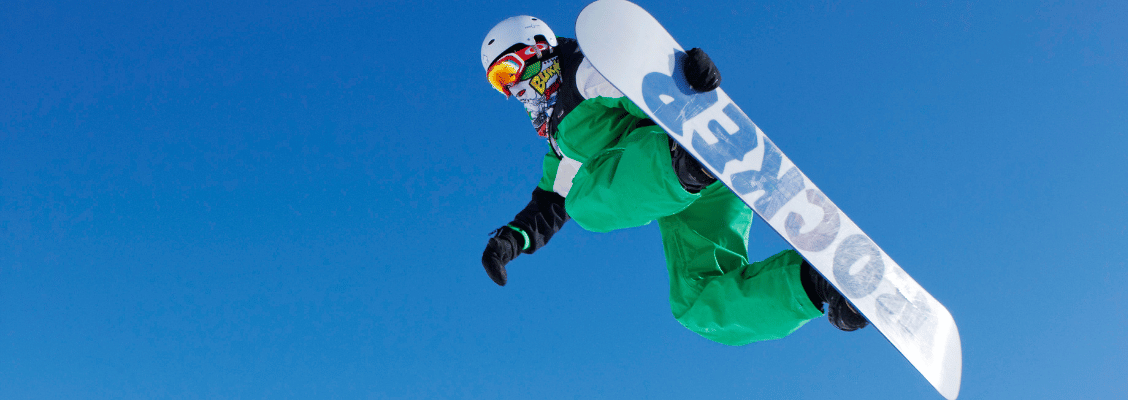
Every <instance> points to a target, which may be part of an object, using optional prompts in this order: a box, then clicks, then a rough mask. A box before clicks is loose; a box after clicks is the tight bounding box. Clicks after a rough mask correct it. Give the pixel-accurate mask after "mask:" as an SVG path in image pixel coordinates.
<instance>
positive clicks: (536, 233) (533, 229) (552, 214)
mask: <svg viewBox="0 0 1128 400" xmlns="http://www.w3.org/2000/svg"><path fill="white" fill-rule="evenodd" d="M569 219H570V217H568V213H567V212H566V211H564V196H561V195H559V194H557V193H555V192H550V191H547V190H544V189H541V188H540V187H538V188H536V189H533V199H532V200H530V201H529V204H528V205H526V206H525V209H524V210H521V212H519V213H517V216H516V217H514V218H513V222H510V223H509V224H510V225H513V226H515V227H518V228H520V229H521V230H523V231H525V234H526V235H528V237H529V243H528V247H527V248H526V249H525V250H524V251H523V252H524V253H526V254H533V252H535V251H537V249H540V248H541V247H544V245H545V244H548V240H549V239H552V235H555V234H556V232H559V231H560V229H561V228H563V227H564V223H565V222H568V220H569Z"/></svg>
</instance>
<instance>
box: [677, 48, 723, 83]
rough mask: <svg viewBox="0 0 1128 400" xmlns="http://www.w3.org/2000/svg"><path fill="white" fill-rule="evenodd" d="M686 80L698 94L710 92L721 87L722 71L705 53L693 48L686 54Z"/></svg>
mask: <svg viewBox="0 0 1128 400" xmlns="http://www.w3.org/2000/svg"><path fill="white" fill-rule="evenodd" d="M685 54H686V56H687V57H686V58H685V68H684V71H683V72H685V80H686V82H688V83H689V87H691V88H693V90H696V91H698V92H708V91H711V90H713V89H716V88H717V87H718V86H721V71H718V70H717V66H716V65H715V64H713V60H712V59H710V58H709V55H708V54H705V51H703V50H701V49H699V48H696V47H694V48H692V49H689V51H687V52H685Z"/></svg>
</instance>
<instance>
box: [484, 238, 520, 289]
mask: <svg viewBox="0 0 1128 400" xmlns="http://www.w3.org/2000/svg"><path fill="white" fill-rule="evenodd" d="M493 235H494V236H493V237H492V238H490V241H489V243H486V251H484V252H482V266H483V267H486V274H487V275H489V276H490V279H493V281H494V283H496V284H497V285H498V286H505V281H506V276H505V264H509V262H510V261H513V259H514V258H517V256H519V255H521V249H522V248H524V247H525V238H524V237H522V236H521V234H520V233H517V231H514V230H513V229H512V228H509V227H508V226H503V227H501V228H497V230H495V231H493Z"/></svg>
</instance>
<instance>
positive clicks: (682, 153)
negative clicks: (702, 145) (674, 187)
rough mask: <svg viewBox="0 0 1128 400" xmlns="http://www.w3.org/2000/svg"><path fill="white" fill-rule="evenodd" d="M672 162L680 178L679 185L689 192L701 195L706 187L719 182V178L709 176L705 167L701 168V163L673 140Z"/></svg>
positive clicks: (671, 139) (671, 143) (671, 140)
mask: <svg viewBox="0 0 1128 400" xmlns="http://www.w3.org/2000/svg"><path fill="white" fill-rule="evenodd" d="M670 160H671V161H672V162H673V166H674V173H675V174H677V176H678V183H681V185H682V188H683V189H685V191H687V192H690V193H699V192H701V190H703V189H705V187H706V186H709V185H711V184H713V182H716V181H717V178H714V177H713V175H709V172H708V171H705V167H703V166H701V163H700V162H698V161H697V159H696V158H693V156H692V155H690V154H689V152H688V151H686V150H685V148H683V147H682V146H681V145H679V144H678V142H677V141H675V140H674V139H673V138H670Z"/></svg>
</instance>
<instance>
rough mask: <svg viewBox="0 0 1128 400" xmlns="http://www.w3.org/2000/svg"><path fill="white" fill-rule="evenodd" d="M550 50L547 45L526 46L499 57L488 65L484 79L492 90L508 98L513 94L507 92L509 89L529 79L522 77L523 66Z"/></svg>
mask: <svg viewBox="0 0 1128 400" xmlns="http://www.w3.org/2000/svg"><path fill="white" fill-rule="evenodd" d="M549 49H551V46H549V45H548V43H537V44H536V45H533V46H528V47H526V48H524V49H521V50H518V51H515V52H512V53H509V54H506V55H504V56H501V58H499V59H497V61H495V62H494V63H493V65H490V68H489V69H488V70H486V79H489V81H490V84H491V85H493V87H494V89H497V91H499V92H501V93H502V94H504V95H505V98H509V96H512V95H513V94H512V93H510V92H509V87H510V86H513V85H514V84H516V83H517V82H520V81H523V80H526V79H529V78H531V77H528V76H523V75H524V73H525V65H526V63H528V62H529V60H532V59H534V58H538V57H540V56H541V55H542V54H543V53H544V52H545V51H548V50H549Z"/></svg>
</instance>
